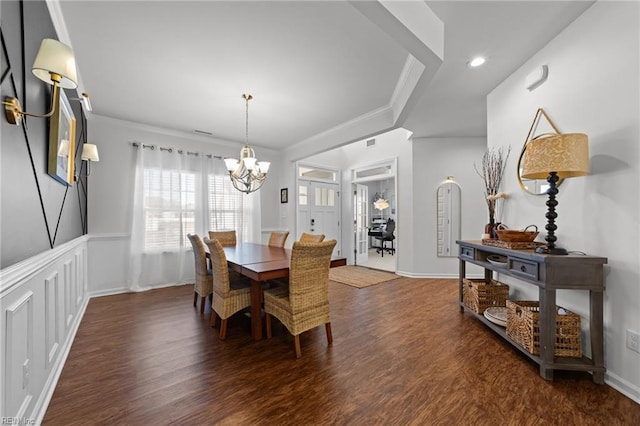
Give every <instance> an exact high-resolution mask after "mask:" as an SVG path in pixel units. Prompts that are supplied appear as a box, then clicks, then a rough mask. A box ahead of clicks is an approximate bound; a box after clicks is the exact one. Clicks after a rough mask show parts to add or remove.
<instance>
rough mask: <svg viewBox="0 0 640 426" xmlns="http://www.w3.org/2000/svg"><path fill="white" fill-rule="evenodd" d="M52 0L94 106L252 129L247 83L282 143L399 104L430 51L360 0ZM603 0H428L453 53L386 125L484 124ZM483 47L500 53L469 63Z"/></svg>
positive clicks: (165, 120)
mask: <svg viewBox="0 0 640 426" xmlns="http://www.w3.org/2000/svg"><path fill="white" fill-rule="evenodd" d="M52 1H53V2H54V3H57V4H58V5H59V11H60V15H61V17H62V25H63V26H64V27H65V30H66V32H67V37H68V42H70V44H71V45H72V47H73V49H74V51H75V54H76V60H77V64H78V71H79V75H80V87H79V89H80V90H81V91H85V92H88V93H89V94H90V97H91V104H92V106H93V114H97V115H101V116H107V117H112V118H117V119H122V120H128V121H133V122H137V123H142V124H147V125H152V126H158V127H162V128H169V129H175V130H181V131H186V132H193V131H194V130H197V131H201V132H208V133H211V135H212V136H214V137H216V138H220V139H225V140H231V141H238V142H244V139H245V101H244V100H243V99H242V97H241V95H242V94H243V93H246V92H248V93H251V94H252V95H253V97H254V99H253V100H252V101H250V103H249V142H250V144H251V145H254V146H261V147H266V148H272V149H275V150H282V149H283V148H286V147H290V146H293V145H296V144H300V143H304V141H310V140H313V139H314V137H316V136H317V135H320V134H331V130H332V129H341V128H344V127H345V123H349V122H351V123H352V122H354V120H355V121H358V120H360V119H362V118H363V117H369V116H371V115H372V114H374V112H376V111H381V110H384V109H385V108H388V107H389V105H390V103H392V101H393V99H394V96H396V95H397V89H398V87H400V86H402V84H403V81H404V80H403V79H406V73H405V71H406V66H407V63H408V58H410V53H411V54H412V55H414V56H416V57H420V56H419V55H416V52H415V51H412V49H411V47H410V45H409V44H408V43H407V40H408V37H407V36H406V35H404V36H403V35H402V34H400V33H402V31H397V30H394V29H393V28H391V29H390V27H389V26H385V25H381V22H382V21H380V20H376V19H373V18H371V17H370V16H369V17H368V16H365V13H363V12H362V11H361V10H362V5H363V3H357V2H356V3H355V5H356V6H358V7H355V6H354V4H351V3H349V2H343V1H320V2H316V1H284V2H275V1H257V2H250V1H235V2H224V1H209V2H207V1H197V2H188V1H157V2H149V1H140V2H134V1H115V2H109V1H78V0H75V1H59V2H58V1H55V0H49V3H51V2H52ZM414 3H415V2H414ZM591 3H592V2H582V1H577V2H576V1H566V2H562V1H553V2H550V1H549V2H547V1H545V2H539V1H533V2H524V1H514V2H507V1H495V2H483V1H470V2H459V1H447V2H444V1H442V2H427V3H426V4H427V6H428V7H429V8H430V9H431V11H433V12H434V13H435V15H437V18H439V19H440V20H441V21H442V22H443V24H444V52H443V55H442V56H443V59H442V60H441V61H439V62H438V66H435V67H434V66H433V64H428V66H427V68H428V69H429V70H430V72H431V74H430V75H429V78H428V79H423V80H425V81H423V82H422V84H418V85H416V86H415V87H414V88H413V93H412V94H411V95H412V97H411V99H412V100H413V101H412V102H409V103H407V105H406V108H405V110H404V114H402V115H400V116H399V117H396V119H395V121H394V120H391V121H390V122H389V121H388V120H387V121H386V122H385V124H384V125H381V126H378V128H379V129H380V130H384V128H394V127H400V126H402V127H404V128H406V129H409V130H411V131H412V132H413V133H414V136H417V137H449V136H483V135H485V134H486V95H487V94H488V93H489V92H490V91H491V90H492V89H493V88H495V87H496V86H497V85H498V84H499V83H500V82H501V81H502V80H504V79H505V78H506V77H507V76H509V75H510V74H511V73H512V72H513V71H515V70H516V69H517V68H518V67H519V66H521V65H522V64H523V63H524V62H525V61H526V60H527V59H528V58H529V57H531V56H532V55H533V54H534V53H535V52H537V51H538V50H539V49H540V48H542V47H543V46H544V45H545V44H546V43H548V42H549V40H551V39H552V38H553V37H555V36H556V35H557V34H558V33H559V32H560V31H561V30H562V29H563V28H565V27H566V26H567V25H568V24H569V23H570V22H571V21H573V20H574V19H575V18H576V17H577V16H579V15H580V14H581V13H582V12H583V11H584V10H585V9H587V8H588V7H589V6H590V5H591ZM397 5H398V2H396V6H397ZM420 6H421V7H424V4H421V5H420ZM400 7H402V5H400ZM54 21H55V18H54ZM382 23H383V24H384V22H382ZM394 24H395V25H396V27H395V28H396V29H397V28H398V26H397V22H394ZM418 24H419V22H418ZM59 25H60V22H58V23H57V25H56V28H58V32H59V34H60V27H59ZM403 29H404V28H403ZM399 34H400V35H399ZM60 38H61V40H63V41H65V40H64V39H65V37H60ZM427 44H428V43H427ZM421 47H424V46H421ZM427 47H429V46H427ZM418 53H419V52H418ZM478 54H482V55H484V56H486V57H487V58H488V60H487V63H486V64H485V65H483V66H482V67H479V68H477V69H471V68H469V67H468V66H467V62H468V61H469V59H471V57H472V56H475V55H478ZM423 62H426V61H423ZM440 62H441V64H440ZM372 129H373V131H375V128H370V129H368V132H369V133H370V131H371V130H372ZM367 136H369V134H354V133H353V132H352V133H344V134H341V133H340V132H334V133H333V134H332V136H331V139H332V140H333V141H332V144H333V145H334V146H339V145H340V144H344V143H346V142H349V141H350V140H357V139H359V138H364V137H367Z"/></svg>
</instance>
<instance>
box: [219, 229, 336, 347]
mask: <svg viewBox="0 0 640 426" xmlns="http://www.w3.org/2000/svg"><path fill="white" fill-rule="evenodd" d="M223 250H224V254H225V256H226V257H227V265H228V266H229V268H230V269H232V270H234V271H236V272H238V273H240V274H242V275H244V276H245V277H247V278H249V279H250V281H251V334H252V336H253V338H254V339H255V340H260V339H261V338H262V313H261V307H260V306H261V302H262V287H261V283H262V282H263V281H267V280H273V279H277V278H287V277H288V276H289V264H290V261H291V249H287V248H281V247H270V246H267V245H264V244H257V243H243V242H239V243H237V244H236V245H235V246H226V247H223ZM346 264H347V259H346V258H344V257H332V258H331V264H330V266H331V267H336V266H343V265H346Z"/></svg>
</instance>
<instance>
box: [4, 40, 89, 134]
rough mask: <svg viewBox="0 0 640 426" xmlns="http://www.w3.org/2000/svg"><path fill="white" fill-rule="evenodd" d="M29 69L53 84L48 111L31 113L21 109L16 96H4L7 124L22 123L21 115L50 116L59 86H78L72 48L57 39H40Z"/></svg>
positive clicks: (67, 87)
mask: <svg viewBox="0 0 640 426" xmlns="http://www.w3.org/2000/svg"><path fill="white" fill-rule="evenodd" d="M31 71H32V72H33V75H35V76H36V77H37V78H39V79H40V80H42V81H44V82H45V83H47V84H51V85H53V93H52V96H51V108H50V111H49V112H48V113H46V114H32V113H29V112H26V111H23V110H22V107H21V106H20V101H19V100H18V99H17V98H12V97H5V99H4V101H3V102H2V103H3V104H4V113H5V117H6V118H7V121H8V122H9V124H14V125H16V126H19V125H20V124H21V123H22V116H23V115H28V116H31V117H39V118H47V117H51V115H52V114H53V113H54V111H55V105H56V100H57V99H58V96H59V95H58V93H59V90H60V89H59V88H60V87H62V88H63V89H75V88H76V87H78V83H77V81H78V77H77V75H76V60H75V56H74V54H73V50H71V48H70V47H69V46H67V45H66V44H63V43H60V42H59V41H58V40H53V39H50V38H45V39H44V40H42V44H41V45H40V50H39V51H38V54H37V55H36V59H35V61H34V62H33V67H32V68H31Z"/></svg>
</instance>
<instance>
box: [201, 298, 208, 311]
mask: <svg viewBox="0 0 640 426" xmlns="http://www.w3.org/2000/svg"><path fill="white" fill-rule="evenodd" d="M206 300H207V296H203V297H201V298H200V313H201V314H204V304H205V302H206Z"/></svg>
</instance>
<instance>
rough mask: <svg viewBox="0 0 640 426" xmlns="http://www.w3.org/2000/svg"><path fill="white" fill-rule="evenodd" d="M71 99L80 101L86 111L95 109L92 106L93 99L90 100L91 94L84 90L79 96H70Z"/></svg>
mask: <svg viewBox="0 0 640 426" xmlns="http://www.w3.org/2000/svg"><path fill="white" fill-rule="evenodd" d="M69 100H70V101H80V104H81V105H82V106H83V107H84V109H85V110H86V111H89V112H91V111H93V108H92V107H91V101H90V100H89V94H88V93H86V92H84V93H82V96H81V97H79V98H69Z"/></svg>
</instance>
